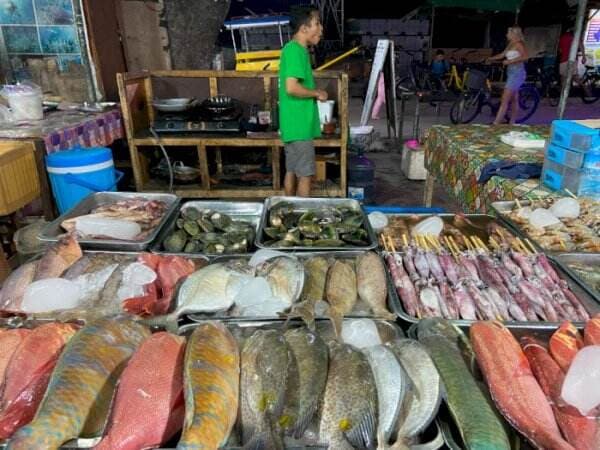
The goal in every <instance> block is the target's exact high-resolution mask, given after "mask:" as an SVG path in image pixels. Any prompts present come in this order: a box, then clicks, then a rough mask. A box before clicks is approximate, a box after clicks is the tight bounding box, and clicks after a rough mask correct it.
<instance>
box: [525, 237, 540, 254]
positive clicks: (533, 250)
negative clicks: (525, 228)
mask: <svg viewBox="0 0 600 450" xmlns="http://www.w3.org/2000/svg"><path fill="white" fill-rule="evenodd" d="M525 243H526V244H527V245H528V246H529V248H530V249H531V251H532V252H533V254H534V255H536V254H537V252H538V251H537V249H536V248H535V245H533V243H532V242H531V241H530V240H529V239H527V238H525Z"/></svg>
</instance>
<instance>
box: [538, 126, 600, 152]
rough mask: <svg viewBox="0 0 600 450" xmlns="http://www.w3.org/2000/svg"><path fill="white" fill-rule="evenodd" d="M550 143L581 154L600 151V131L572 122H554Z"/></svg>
mask: <svg viewBox="0 0 600 450" xmlns="http://www.w3.org/2000/svg"><path fill="white" fill-rule="evenodd" d="M550 142H551V143H552V144H555V145H560V146H561V147H564V148H568V149H569V150H575V151H580V152H586V151H590V150H592V151H593V150H599V151H600V130H598V129H596V128H590V127H586V126H585V125H582V124H580V123H576V122H573V121H572V120H555V121H553V122H552V134H551V136H550Z"/></svg>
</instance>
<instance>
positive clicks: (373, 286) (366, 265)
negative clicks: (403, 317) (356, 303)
mask: <svg viewBox="0 0 600 450" xmlns="http://www.w3.org/2000/svg"><path fill="white" fill-rule="evenodd" d="M356 283H357V290H358V296H359V297H360V299H361V300H362V301H364V302H365V303H366V304H367V305H369V307H370V308H371V310H372V311H373V315H375V316H377V317H380V318H382V319H385V320H395V319H396V315H395V314H392V313H391V312H389V311H388V309H387V295H388V292H387V279H386V274H385V267H384V265H383V262H382V261H381V258H380V257H379V255H377V253H375V252H364V253H362V254H361V255H360V256H359V257H358V258H357V262H356Z"/></svg>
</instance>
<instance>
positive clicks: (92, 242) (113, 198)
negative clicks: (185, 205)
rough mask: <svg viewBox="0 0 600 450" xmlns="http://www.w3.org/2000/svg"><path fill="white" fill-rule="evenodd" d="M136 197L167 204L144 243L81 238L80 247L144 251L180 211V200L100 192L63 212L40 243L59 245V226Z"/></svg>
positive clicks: (149, 195) (52, 223)
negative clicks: (94, 210) (97, 209)
mask: <svg viewBox="0 0 600 450" xmlns="http://www.w3.org/2000/svg"><path fill="white" fill-rule="evenodd" d="M133 198H143V199H146V200H160V201H162V202H165V203H166V204H167V210H166V212H165V215H164V216H163V218H162V220H161V221H160V223H159V224H158V226H157V227H156V228H155V229H154V230H153V231H152V232H151V233H150V234H149V235H148V236H147V237H146V238H145V239H143V240H140V241H124V240H118V239H89V238H79V239H78V242H79V244H80V245H81V246H82V247H84V248H93V249H98V250H114V251H142V250H146V249H147V248H148V247H149V246H150V244H152V242H153V241H154V240H155V239H156V237H157V236H158V234H159V232H160V230H161V228H162V227H163V226H164V225H165V223H167V221H168V220H169V218H170V217H171V215H172V214H173V212H174V211H175V210H176V209H177V205H178V204H179V198H178V197H177V196H176V195H173V194H149V193H137V192H97V193H95V194H90V195H89V196H87V197H86V198H84V199H83V200H82V201H81V202H79V204H77V205H76V206H74V207H73V208H71V209H70V210H69V211H67V212H66V213H64V214H63V215H62V216H60V217H59V218H58V219H56V220H54V221H52V222H50V223H49V224H48V225H46V227H45V228H44V230H43V231H42V232H41V233H40V235H39V236H38V237H39V239H40V240H42V241H47V242H56V241H58V239H59V237H60V236H61V235H63V234H65V231H64V230H63V229H62V227H61V226H60V224H61V223H62V222H63V221H65V220H67V219H71V218H73V217H78V216H83V215H85V214H89V212H90V211H91V210H92V209H94V208H97V207H99V206H102V205H106V204H110V203H115V202H118V201H121V200H129V199H133Z"/></svg>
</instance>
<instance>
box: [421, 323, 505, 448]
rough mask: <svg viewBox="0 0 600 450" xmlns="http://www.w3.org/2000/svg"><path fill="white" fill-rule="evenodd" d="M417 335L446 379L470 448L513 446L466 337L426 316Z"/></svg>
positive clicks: (450, 402)
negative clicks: (470, 361)
mask: <svg viewBox="0 0 600 450" xmlns="http://www.w3.org/2000/svg"><path fill="white" fill-rule="evenodd" d="M417 336H418V339H419V342H421V343H422V344H423V345H424V346H425V348H427V351H428V353H429V354H430V356H431V358H432V360H433V362H434V363H435V366H436V368H437V370H438V372H439V374H440V377H441V379H442V382H443V383H444V387H445V392H446V403H447V404H448V409H449V410H450V413H451V414H452V416H453V418H454V420H455V422H456V424H457V426H458V428H459V430H460V433H461V436H462V439H463V442H464V444H465V447H466V448H467V449H469V450H510V443H509V440H508V436H507V435H506V431H505V429H504V427H503V425H502V422H501V421H500V419H499V417H498V416H497V415H496V413H495V411H494V410H493V409H492V406H491V405H490V403H489V400H488V399H487V398H486V396H485V395H484V394H483V392H482V390H481V388H480V387H479V385H478V384H477V381H476V380H475V378H474V377H473V375H472V373H471V371H470V369H469V367H468V365H467V362H466V360H465V355H464V353H465V350H464V348H463V347H464V345H465V344H464V342H466V337H465V336H464V335H463V334H462V332H461V331H460V330H458V329H457V328H456V327H455V326H453V325H452V324H451V323H450V322H448V321H446V320H442V319H424V320H421V321H420V322H419V325H418V327H417Z"/></svg>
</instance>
